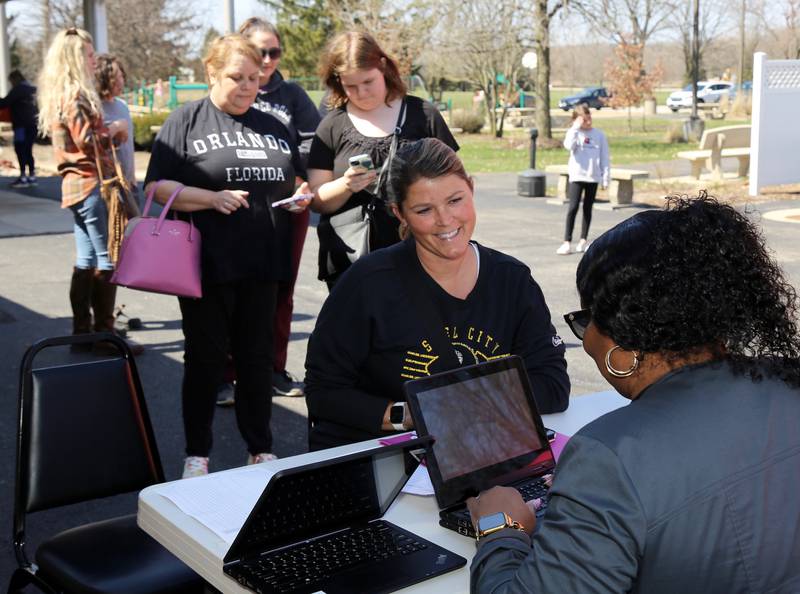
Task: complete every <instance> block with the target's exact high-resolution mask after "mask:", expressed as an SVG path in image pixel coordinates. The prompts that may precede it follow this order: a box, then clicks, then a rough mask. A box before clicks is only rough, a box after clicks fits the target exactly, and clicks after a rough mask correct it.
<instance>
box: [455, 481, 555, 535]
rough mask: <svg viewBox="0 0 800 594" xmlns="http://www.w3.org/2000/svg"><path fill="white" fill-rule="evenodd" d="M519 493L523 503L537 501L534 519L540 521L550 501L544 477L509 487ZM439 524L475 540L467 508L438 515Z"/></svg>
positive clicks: (548, 489)
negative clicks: (538, 502)
mask: <svg viewBox="0 0 800 594" xmlns="http://www.w3.org/2000/svg"><path fill="white" fill-rule="evenodd" d="M509 486H511V487H514V488H515V489H516V490H517V491H519V492H520V494H521V495H522V498H523V499H524V500H525V501H533V500H534V499H539V500H540V504H539V507H538V508H537V510H536V519H537V520H540V519H541V518H542V516H544V512H545V510H547V504H548V503H549V501H550V487H549V486H548V485H547V482H546V480H545V478H544V477H539V478H537V479H534V480H525V481H522V482H520V483H517V484H514V485H509ZM439 517H440V520H439V524H440V525H441V526H443V527H445V528H449V529H450V530H455V531H456V532H458V533H459V534H462V535H464V536H470V537H472V538H475V527H474V526H473V525H472V517H471V516H470V514H469V510H468V509H467V508H462V509H457V510H448V511H445V512H441V513H440V514H439Z"/></svg>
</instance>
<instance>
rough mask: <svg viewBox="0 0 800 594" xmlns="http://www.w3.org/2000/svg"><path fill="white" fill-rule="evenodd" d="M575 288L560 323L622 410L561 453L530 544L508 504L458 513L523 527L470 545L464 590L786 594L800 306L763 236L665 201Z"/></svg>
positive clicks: (794, 573)
mask: <svg viewBox="0 0 800 594" xmlns="http://www.w3.org/2000/svg"><path fill="white" fill-rule="evenodd" d="M709 246H713V249H709ZM577 285H578V293H579V294H580V300H581V306H582V309H581V310H580V311H577V312H573V313H570V314H568V315H567V316H566V320H567V323H568V324H569V325H570V327H571V328H572V330H573V331H574V332H575V334H576V336H578V338H579V339H581V340H582V341H583V348H584V350H585V351H586V353H587V354H588V355H589V356H590V357H591V358H592V359H594V361H595V363H596V365H597V368H598V369H599V370H600V373H601V374H602V375H603V377H605V378H606V379H607V380H608V382H609V383H610V384H611V385H612V386H613V387H614V388H615V389H616V390H617V391H618V392H619V393H620V394H622V395H623V396H625V397H627V398H630V399H631V401H632V402H631V404H629V405H628V406H626V407H624V408H621V409H619V410H616V411H614V412H611V413H609V414H607V415H605V416H603V417H601V418H599V419H597V420H596V421H594V422H593V423H591V424H589V425H587V426H586V427H584V428H583V429H581V430H580V431H579V432H578V433H577V434H576V435H574V436H573V437H572V438H571V439H570V441H569V442H568V444H567V446H566V448H565V449H564V452H563V454H562V456H561V458H560V460H559V462H558V470H557V472H556V477H555V481H554V483H553V487H552V490H551V498H550V503H549V506H548V508H547V512H546V515H545V516H544V520H543V522H542V525H541V527H540V529H539V530H538V532H537V533H536V535H535V536H533V538H531V537H530V536H529V535H530V534H531V532H532V531H533V528H534V525H535V523H536V520H535V517H534V516H533V515H532V514H531V512H530V511H529V510H528V508H527V507H526V505H525V504H524V503H523V501H522V498H521V497H520V495H519V493H517V492H516V491H514V490H513V489H505V488H495V489H492V490H490V491H487V492H485V493H482V494H481V495H480V497H479V498H478V499H472V500H470V502H469V505H470V511H471V513H472V518H473V521H475V522H478V520H479V519H480V518H486V519H485V520H484V522H483V523H484V524H485V526H488V525H489V524H490V523H491V522H490V521H489V520H490V519H491V516H492V514H497V516H496V517H498V518H504V516H502V514H500V513H499V512H503V513H505V514H507V516H505V522H506V524H505V525H512V523H513V522H518V523H519V525H520V526H517V527H516V528H514V527H509V528H502V529H500V530H498V531H496V532H493V533H492V534H491V536H485V537H481V538H479V545H478V552H477V554H476V556H475V558H474V560H473V563H472V569H471V572H472V591H473V592H494V593H496V594H499V593H503V592H520V591H529V592H609V593H611V592H648V593H651V594H652V593H655V594H658V593H674V592H684V593H690V592H698V593H699V592H702V593H709V592H719V593H723V592H724V593H729V592H794V591H797V590H798V587H800V565H799V564H798V563H797V559H800V539H798V538H797V526H798V525H800V473H798V468H800V430H798V419H800V389H798V387H799V386H800V337H799V336H798V327H797V308H798V298H797V293H796V292H795V289H794V288H793V287H792V286H791V285H790V284H789V283H788V282H787V281H786V280H785V278H784V276H783V274H782V272H781V270H780V269H779V268H778V266H777V264H776V263H775V262H774V261H773V260H772V259H771V258H770V256H769V254H768V252H767V250H766V247H765V245H764V241H763V239H762V238H761V236H760V233H759V231H758V230H757V229H756V227H755V226H754V225H753V224H752V223H751V222H750V221H749V220H748V219H747V218H746V217H745V216H744V215H742V214H740V213H739V212H737V211H736V210H734V209H733V208H731V207H730V206H727V205H722V204H719V203H718V202H716V201H715V200H713V199H709V198H707V197H705V196H701V197H700V198H697V199H679V198H674V199H672V200H670V203H669V206H668V208H667V209H666V210H663V211H650V212H645V213H641V214H638V215H636V216H634V217H631V218H630V219H628V220H626V221H624V222H623V223H620V224H619V225H617V226H616V227H614V228H613V229H611V230H610V231H608V232H606V233H605V234H603V235H602V236H601V237H600V238H598V239H597V240H596V241H595V242H594V243H592V244H591V245H590V246H589V248H588V250H587V252H586V254H585V255H584V257H583V259H582V260H581V263H580V265H579V267H578V274H577ZM512 520H513V522H512ZM500 525H501V526H502V525H504V524H502V523H500Z"/></svg>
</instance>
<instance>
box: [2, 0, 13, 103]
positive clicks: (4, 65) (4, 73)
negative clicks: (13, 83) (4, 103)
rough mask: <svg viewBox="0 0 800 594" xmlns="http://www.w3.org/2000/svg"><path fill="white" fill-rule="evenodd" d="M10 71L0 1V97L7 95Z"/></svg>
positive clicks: (6, 38) (3, 7) (3, 10)
mask: <svg viewBox="0 0 800 594" xmlns="http://www.w3.org/2000/svg"><path fill="white" fill-rule="evenodd" d="M9 72H11V52H10V51H9V42H8V19H7V18H6V3H5V2H2V3H0V97H5V96H6V95H8V91H9V82H8V74H9Z"/></svg>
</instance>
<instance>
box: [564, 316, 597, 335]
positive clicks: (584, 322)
mask: <svg viewBox="0 0 800 594" xmlns="http://www.w3.org/2000/svg"><path fill="white" fill-rule="evenodd" d="M564 321H565V322H566V323H567V326H569V329H570V330H572V333H573V334H574V335H575V336H577V337H578V340H583V335H584V334H585V333H586V327H587V326H588V325H589V322H591V321H592V310H591V309H579V310H577V311H571V312H569V313H568V314H567V315H565V316H564Z"/></svg>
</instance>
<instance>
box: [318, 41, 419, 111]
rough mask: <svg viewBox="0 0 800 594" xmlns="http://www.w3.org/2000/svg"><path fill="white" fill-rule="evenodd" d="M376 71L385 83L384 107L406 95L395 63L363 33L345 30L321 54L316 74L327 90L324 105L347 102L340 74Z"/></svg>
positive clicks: (339, 104) (336, 105) (334, 106)
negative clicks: (355, 71)
mask: <svg viewBox="0 0 800 594" xmlns="http://www.w3.org/2000/svg"><path fill="white" fill-rule="evenodd" d="M373 68H377V69H378V70H380V71H381V72H382V73H383V79H384V80H385V81H386V104H387V105H388V104H389V103H390V102H391V101H392V100H394V99H397V98H399V97H402V96H404V95H405V94H406V84H405V83H404V82H403V77H402V76H400V70H399V69H398V68H397V62H395V60H394V59H393V58H392V57H391V56H389V54H387V53H386V52H384V51H383V50H382V49H381V46H379V45H378V42H377V41H375V39H374V38H373V37H372V35H370V34H369V33H367V32H366V31H347V32H345V33H340V34H339V35H337V36H336V37H334V38H333V39H332V40H331V41H330V42H329V43H328V47H327V48H326V50H325V53H324V54H323V55H322V59H321V60H320V66H319V75H320V78H321V79H322V81H323V82H324V83H325V85H326V86H327V87H328V88H329V89H330V91H331V92H330V96H329V97H328V105H329V106H330V107H331V108H336V107H341V106H342V105H344V104H345V103H347V94H346V93H345V92H344V87H343V86H342V81H341V75H342V74H347V73H350V72H353V71H354V70H372V69H373Z"/></svg>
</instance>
